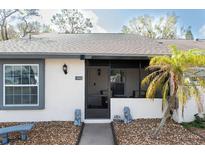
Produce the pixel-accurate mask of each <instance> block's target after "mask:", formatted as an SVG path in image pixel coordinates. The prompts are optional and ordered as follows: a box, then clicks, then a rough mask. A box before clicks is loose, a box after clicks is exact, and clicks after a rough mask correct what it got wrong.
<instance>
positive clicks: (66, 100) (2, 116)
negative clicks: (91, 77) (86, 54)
mask: <svg viewBox="0 0 205 154" xmlns="http://www.w3.org/2000/svg"><path fill="white" fill-rule="evenodd" d="M64 63H65V64H67V65H68V74H67V75H65V74H64V73H63V71H62V66H63V64H64ZM84 74H85V66H84V61H83V60H79V59H46V60H45V109H43V110H3V111H0V122H4V121H6V122H8V121H18V122H21V121H51V120H66V121H68V120H73V119H74V110H75V109H76V108H79V109H81V110H82V118H83V117H84V96H85V91H84V89H85V88H84V85H85V84H84V81H85V80H84V79H85V76H84ZM75 76H83V80H75Z"/></svg>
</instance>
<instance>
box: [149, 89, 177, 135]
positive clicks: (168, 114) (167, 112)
mask: <svg viewBox="0 0 205 154" xmlns="http://www.w3.org/2000/svg"><path fill="white" fill-rule="evenodd" d="M175 98H176V93H174V95H172V96H171V97H170V101H169V102H168V103H167V106H166V109H165V111H164V114H163V118H162V120H161V122H160V124H159V126H158V127H157V128H156V130H155V132H154V133H153V137H154V138H156V137H157V135H158V133H159V131H160V130H161V129H162V127H163V126H164V125H165V123H166V121H167V119H168V118H170V117H171V116H172V115H171V110H172V108H173V106H174V105H175Z"/></svg>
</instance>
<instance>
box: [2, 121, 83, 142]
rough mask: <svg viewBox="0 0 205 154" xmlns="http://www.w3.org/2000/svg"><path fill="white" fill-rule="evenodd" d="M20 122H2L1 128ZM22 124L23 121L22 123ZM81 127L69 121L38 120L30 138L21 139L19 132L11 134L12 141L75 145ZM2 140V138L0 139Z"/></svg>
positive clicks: (30, 133)
mask: <svg viewBox="0 0 205 154" xmlns="http://www.w3.org/2000/svg"><path fill="white" fill-rule="evenodd" d="M16 124H20V123H0V128H1V127H5V126H12V125H16ZM21 124H22V123H21ZM80 130H81V127H78V126H75V125H73V122H68V121H52V122H36V123H35V126H34V128H33V129H32V131H30V132H29V133H28V137H29V139H28V140H27V141H21V140H19V139H18V138H19V137H20V135H19V133H11V134H10V135H9V138H10V139H11V140H10V143H9V144H16V145H67V144H69V145H75V144H76V143H77V142H78V137H79V134H80ZM0 140H1V139H0Z"/></svg>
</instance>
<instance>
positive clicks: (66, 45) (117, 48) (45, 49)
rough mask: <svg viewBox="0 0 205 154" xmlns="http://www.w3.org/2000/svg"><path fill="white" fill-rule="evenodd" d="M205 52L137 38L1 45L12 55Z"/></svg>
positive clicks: (35, 39) (75, 37) (54, 38)
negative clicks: (173, 50)
mask: <svg viewBox="0 0 205 154" xmlns="http://www.w3.org/2000/svg"><path fill="white" fill-rule="evenodd" d="M172 44H175V45H177V46H178V47H179V48H181V49H191V48H200V49H205V41H187V40H153V39H148V38H145V37H142V36H139V35H135V34H111V33H108V34H105V33H102V34H56V33H55V34H53V33H51V34H41V35H35V36H34V35H33V36H32V38H31V40H30V39H29V38H22V39H14V40H8V41H2V42H0V56H1V55H5V54H7V55H9V54H39V55H41V54H42V55H44V54H45V55H95V56H98V55H102V56H148V55H164V54H170V52H169V49H168V47H167V46H168V45H172Z"/></svg>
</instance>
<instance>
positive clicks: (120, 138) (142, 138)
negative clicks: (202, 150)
mask: <svg viewBox="0 0 205 154" xmlns="http://www.w3.org/2000/svg"><path fill="white" fill-rule="evenodd" d="M159 123H160V119H137V120H134V121H133V122H132V123H130V124H124V123H123V122H113V126H114V131H115V134H116V140H117V143H118V144H135V145H138V144H145V145H147V144H169V145H175V144H180V145H181V144H189V145H192V144H194V145H195V144H203V145H204V144H205V141H204V139H202V138H201V137H199V136H197V135H195V134H193V133H191V132H190V131H189V130H187V129H185V128H183V126H181V125H180V124H178V123H175V122H173V121H172V120H170V121H167V123H166V125H165V126H164V127H163V128H162V129H161V131H160V134H159V135H158V136H157V139H154V138H153V137H152V135H151V134H152V133H153V132H154V130H155V128H156V127H157V126H158V124H159Z"/></svg>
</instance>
